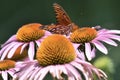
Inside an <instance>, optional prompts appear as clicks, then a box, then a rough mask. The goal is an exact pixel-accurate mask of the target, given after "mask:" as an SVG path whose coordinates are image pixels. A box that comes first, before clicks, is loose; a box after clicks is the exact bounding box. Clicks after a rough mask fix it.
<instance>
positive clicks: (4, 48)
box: [0, 45, 9, 56]
mask: <svg viewBox="0 0 120 80" xmlns="http://www.w3.org/2000/svg"><path fill="white" fill-rule="evenodd" d="M8 47H9V45H6V46H5V47H3V48H2V49H1V50H0V56H1V55H2V54H3V52H4V51H5V50H6V49H7V48H8Z"/></svg>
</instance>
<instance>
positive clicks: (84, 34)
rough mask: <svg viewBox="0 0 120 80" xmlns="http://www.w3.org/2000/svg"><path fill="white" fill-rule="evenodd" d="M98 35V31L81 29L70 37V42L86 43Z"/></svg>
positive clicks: (86, 28)
mask: <svg viewBox="0 0 120 80" xmlns="http://www.w3.org/2000/svg"><path fill="white" fill-rule="evenodd" d="M96 35H97V31H96V30H95V29H93V28H89V27H85V28H79V29H77V30H75V31H74V32H73V33H72V34H71V35H70V40H71V41H72V42H74V43H85V42H89V41H91V40H93V39H94V38H95V37H96Z"/></svg>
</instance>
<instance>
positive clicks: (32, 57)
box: [28, 42, 35, 60]
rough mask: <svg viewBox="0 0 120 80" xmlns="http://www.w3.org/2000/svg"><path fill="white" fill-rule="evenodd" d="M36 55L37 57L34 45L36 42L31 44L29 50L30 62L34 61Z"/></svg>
mask: <svg viewBox="0 0 120 80" xmlns="http://www.w3.org/2000/svg"><path fill="white" fill-rule="evenodd" d="M34 55H35V45H34V42H30V43H29V49H28V56H29V58H30V60H33V59H34Z"/></svg>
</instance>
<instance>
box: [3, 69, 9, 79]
mask: <svg viewBox="0 0 120 80" xmlns="http://www.w3.org/2000/svg"><path fill="white" fill-rule="evenodd" d="M2 78H3V79H4V80H8V73H7V72H6V71H2Z"/></svg>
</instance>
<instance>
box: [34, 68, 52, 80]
mask: <svg viewBox="0 0 120 80" xmlns="http://www.w3.org/2000/svg"><path fill="white" fill-rule="evenodd" d="M49 70H50V67H49V66H48V67H45V68H43V69H41V70H40V71H39V72H38V73H37V74H36V76H35V79H34V80H43V78H44V77H45V76H46V74H47V73H48V72H49Z"/></svg>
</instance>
